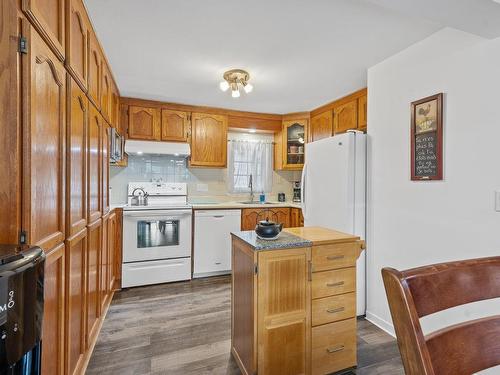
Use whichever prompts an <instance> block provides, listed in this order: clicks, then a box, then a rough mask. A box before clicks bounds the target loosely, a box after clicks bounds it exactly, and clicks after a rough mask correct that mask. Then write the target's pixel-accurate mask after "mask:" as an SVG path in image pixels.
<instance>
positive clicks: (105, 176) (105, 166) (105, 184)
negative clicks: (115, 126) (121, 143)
mask: <svg viewBox="0 0 500 375" xmlns="http://www.w3.org/2000/svg"><path fill="white" fill-rule="evenodd" d="M102 124H103V126H102V142H101V146H102V149H101V160H102V213H103V215H105V214H107V213H108V212H109V148H110V126H109V125H108V124H107V123H106V121H104V120H102Z"/></svg>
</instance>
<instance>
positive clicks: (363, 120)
mask: <svg viewBox="0 0 500 375" xmlns="http://www.w3.org/2000/svg"><path fill="white" fill-rule="evenodd" d="M367 127H368V97H367V95H366V94H365V95H363V96H361V97H360V98H359V99H358V130H363V131H366V129H367Z"/></svg>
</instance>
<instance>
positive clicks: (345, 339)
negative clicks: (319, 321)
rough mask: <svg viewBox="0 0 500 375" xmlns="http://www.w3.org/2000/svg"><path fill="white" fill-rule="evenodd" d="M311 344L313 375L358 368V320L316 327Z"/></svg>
mask: <svg viewBox="0 0 500 375" xmlns="http://www.w3.org/2000/svg"><path fill="white" fill-rule="evenodd" d="M311 344H312V356H311V357H312V358H311V363H312V364H313V365H312V374H313V375H324V374H329V373H332V372H336V371H340V370H344V369H347V368H349V367H354V366H356V363H357V359H356V318H352V319H348V320H343V321H340V322H335V323H330V324H325V325H322V326H319V327H314V328H313V329H312V343H311Z"/></svg>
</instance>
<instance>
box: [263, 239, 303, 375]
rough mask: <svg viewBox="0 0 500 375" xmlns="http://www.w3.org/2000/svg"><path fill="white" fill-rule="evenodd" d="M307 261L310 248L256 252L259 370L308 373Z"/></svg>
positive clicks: (274, 372)
mask: <svg viewBox="0 0 500 375" xmlns="http://www.w3.org/2000/svg"><path fill="white" fill-rule="evenodd" d="M309 262H310V249H309V248H301V249H291V250H283V251H279V252H273V251H264V252H261V253H259V254H258V264H259V273H258V291H259V295H258V303H257V306H258V307H257V311H258V312H257V314H258V323H257V326H258V332H257V335H258V345H257V347H258V354H257V355H258V361H257V362H258V372H259V374H309V373H310V370H309V365H308V363H309V357H310V350H311V349H310V348H311V343H310V329H311V328H310V327H311V317H310V306H311V304H310V287H309V281H308V263H309ZM269 353H272V355H269Z"/></svg>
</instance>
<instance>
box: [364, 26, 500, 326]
mask: <svg viewBox="0 0 500 375" xmlns="http://www.w3.org/2000/svg"><path fill="white" fill-rule="evenodd" d="M439 92H443V93H444V115H445V118H444V125H443V126H444V180H443V181H440V182H412V181H410V133H409V132H410V103H411V102H412V101H415V100H418V99H420V98H423V97H426V96H429V95H433V94H436V93H439ZM499 92H500V39H496V40H484V39H481V38H478V37H476V36H473V35H471V34H467V33H463V32H460V31H457V30H454V29H443V30H441V31H439V32H437V33H436V34H434V35H432V36H431V37H429V38H427V39H425V40H423V41H421V42H419V43H417V44H415V45H413V46H411V47H410V48H408V49H406V50H404V51H402V52H401V53H399V54H397V55H395V56H393V57H391V58H390V59H388V60H386V61H384V62H382V63H380V64H378V65H376V66H374V67H372V68H371V69H369V71H368V103H369V108H368V122H369V126H368V134H369V150H368V155H369V156H368V159H369V165H368V222H367V225H368V228H367V246H368V251H367V267H368V269H367V273H368V276H367V277H368V278H367V287H368V291H367V293H368V301H367V317H368V319H370V320H371V321H373V322H374V323H376V324H378V325H380V326H381V327H383V328H385V329H386V330H388V331H392V323H391V317H390V313H389V308H388V305H387V299H386V296H385V290H384V286H383V283H382V278H381V274H380V270H381V269H382V268H383V267H385V266H391V267H394V268H397V269H407V268H412V267H416V266H420V265H426V264H432V263H437V262H445V261H451V260H458V259H467V258H475V257H485V256H494V255H500V212H495V210H494V191H495V190H500V93H499ZM443 293H445V292H444V291H443ZM499 312H500V301H499V300H494V301H490V302H486V303H479V304H470V305H467V306H465V307H462V308H457V309H453V311H448V312H445V313H444V314H443V313H441V314H435V315H434V316H431V317H428V318H424V319H423V328H424V332H428V331H432V330H434V329H435V328H438V327H439V328H440V327H442V326H444V325H449V323H452V322H459V321H463V320H468V319H470V318H473V317H476V316H487V315H492V313H495V314H499Z"/></svg>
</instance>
